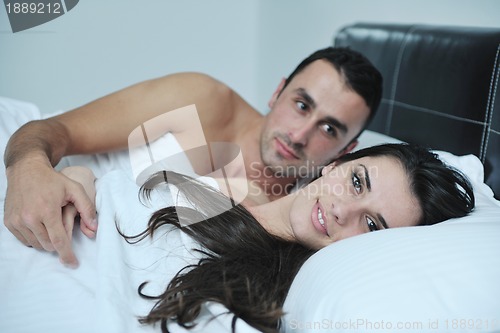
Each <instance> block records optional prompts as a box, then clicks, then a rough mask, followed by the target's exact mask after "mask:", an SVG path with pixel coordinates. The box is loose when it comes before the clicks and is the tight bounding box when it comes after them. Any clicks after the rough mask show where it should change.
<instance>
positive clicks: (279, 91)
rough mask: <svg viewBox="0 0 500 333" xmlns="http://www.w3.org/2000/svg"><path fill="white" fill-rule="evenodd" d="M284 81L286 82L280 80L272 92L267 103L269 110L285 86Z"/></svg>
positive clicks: (284, 79)
mask: <svg viewBox="0 0 500 333" xmlns="http://www.w3.org/2000/svg"><path fill="white" fill-rule="evenodd" d="M285 81H286V78H282V79H281V81H280V83H279V85H278V87H277V88H276V90H275V91H274V93H273V95H272V96H271V99H270V100H269V102H268V103H267V105H268V106H269V109H272V108H273V106H274V103H276V100H277V99H278V96H279V95H280V94H281V91H282V90H283V87H284V86H285Z"/></svg>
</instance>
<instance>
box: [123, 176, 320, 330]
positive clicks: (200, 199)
mask: <svg viewBox="0 0 500 333" xmlns="http://www.w3.org/2000/svg"><path fill="white" fill-rule="evenodd" d="M167 180H168V183H169V184H172V185H175V186H177V187H179V189H180V190H181V192H182V193H183V194H184V195H186V196H187V198H188V199H189V200H190V201H191V202H192V204H193V205H194V207H204V208H206V210H205V211H204V212H201V213H200V211H198V210H196V211H195V210H193V209H189V208H185V207H166V208H163V209H160V210H158V211H157V212H155V213H154V214H153V215H152V217H151V219H150V220H149V222H148V228H147V229H146V230H145V231H143V232H142V233H140V234H138V235H135V236H126V235H123V234H122V235H123V236H124V237H125V238H126V239H127V240H128V241H129V242H134V243H135V242H139V241H141V240H142V239H144V238H146V237H148V236H153V234H154V233H155V231H156V230H157V229H158V228H160V227H161V226H163V225H171V226H174V227H175V228H178V229H180V230H181V231H182V232H184V233H186V234H187V235H189V236H191V237H192V238H193V239H194V240H195V241H197V242H199V243H200V244H201V245H202V246H203V247H204V248H205V249H206V250H200V249H196V250H195V251H199V252H201V253H202V254H203V258H202V259H201V260H200V261H199V262H198V263H197V264H195V265H192V266H188V267H185V268H184V269H182V270H181V271H180V272H178V273H177V275H176V276H175V277H174V278H173V279H172V281H171V282H170V283H169V285H168V287H167V289H166V290H165V292H164V293H162V294H161V295H157V296H147V295H144V294H143V293H142V289H143V287H144V286H145V283H143V284H142V285H141V286H140V287H139V293H140V295H141V296H143V297H145V298H148V299H154V300H156V301H157V302H156V304H155V306H154V307H153V309H152V310H151V312H150V313H149V314H148V315H147V316H146V317H143V318H140V322H141V323H143V324H154V323H157V322H160V323H161V329H162V332H169V330H168V327H167V323H168V321H169V320H172V321H175V322H177V323H178V324H179V325H181V326H183V327H186V328H189V327H192V326H193V323H194V321H195V319H196V318H197V316H198V315H199V313H200V311H201V308H202V306H203V305H204V304H205V303H206V302H207V301H213V302H217V303H221V304H222V305H224V306H225V307H226V308H227V309H228V310H229V311H230V312H231V313H232V314H234V319H233V331H234V328H235V327H234V325H235V321H236V319H237V318H241V319H243V320H244V321H246V322H247V323H248V324H250V325H251V326H253V327H255V328H256V329H258V330H260V331H262V332H278V329H279V323H280V318H281V316H282V315H283V312H282V306H283V303H284V301H285V297H286V295H287V293H288V289H289V288H290V285H291V283H292V281H293V279H294V277H295V275H296V274H297V272H298V270H299V268H300V267H301V266H302V264H303V263H304V262H305V260H306V259H307V258H309V256H311V255H312V254H313V253H314V251H312V250H310V249H307V248H305V247H303V246H302V245H300V244H298V243H294V242H291V241H287V240H283V239H281V238H278V237H276V236H273V235H271V234H269V233H268V232H267V231H266V230H265V229H264V228H263V227H262V226H261V225H260V224H259V222H258V221H257V220H256V219H255V218H254V217H253V215H252V214H251V213H250V212H248V211H247V210H246V209H245V208H244V207H243V206H241V205H239V204H238V205H234V206H233V207H231V208H230V209H229V210H224V209H223V207H226V206H227V200H228V198H227V196H225V195H223V194H222V193H220V192H218V191H216V190H214V189H212V188H210V187H207V186H206V185H203V184H200V183H198V182H197V181H195V180H194V179H191V178H190V177H187V176H185V175H181V174H177V173H175V172H169V171H164V172H161V173H158V174H155V175H154V176H153V177H152V178H150V179H149V180H148V181H147V182H146V183H145V184H144V185H143V188H142V194H143V196H144V197H145V198H148V197H149V196H150V194H151V191H152V190H153V189H154V188H155V187H156V186H157V185H159V184H161V183H165V182H167ZM217 213H218V214H217ZM200 214H203V215H205V217H206V218H204V219H203V221H202V222H200V223H194V224H190V225H184V224H183V225H181V223H180V222H179V220H181V221H186V220H188V219H190V218H192V219H193V220H195V221H199V220H200ZM210 216H212V217H210ZM180 217H181V219H179V218H180Z"/></svg>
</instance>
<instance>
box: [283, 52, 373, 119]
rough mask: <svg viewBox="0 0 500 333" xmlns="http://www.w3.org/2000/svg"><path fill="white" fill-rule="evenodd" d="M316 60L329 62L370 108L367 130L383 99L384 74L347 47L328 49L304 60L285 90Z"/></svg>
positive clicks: (287, 80)
mask: <svg viewBox="0 0 500 333" xmlns="http://www.w3.org/2000/svg"><path fill="white" fill-rule="evenodd" d="M316 60H325V61H328V62H329V63H330V64H331V65H332V66H333V67H334V68H335V69H336V70H337V71H338V72H339V73H340V75H341V76H342V77H343V78H344V80H345V84H346V85H347V87H349V88H350V89H352V90H353V91H354V92H356V93H357V94H359V95H360V96H361V97H362V98H363V100H364V101H365V103H366V105H367V106H368V107H369V108H370V115H369V116H368V119H367V121H366V122H365V124H364V126H363V129H365V128H366V127H367V126H368V125H369V124H370V122H371V121H372V119H373V117H375V113H376V111H377V109H378V106H379V104H380V100H381V99H382V74H380V72H379V71H378V69H377V68H375V66H373V64H372V63H371V62H370V61H369V60H368V59H367V58H366V57H365V56H364V55H362V54H361V53H359V52H357V51H354V50H351V49H349V48H345V47H327V48H324V49H321V50H318V51H316V52H314V53H313V54H311V55H310V56H309V57H307V58H306V59H304V60H303V61H302V62H301V63H300V64H299V65H298V66H297V68H295V70H294V71H293V72H292V74H290V76H288V78H287V79H286V81H285V85H284V87H283V89H285V87H286V86H287V85H288V84H289V83H290V82H291V81H292V80H293V78H294V77H295V75H297V74H298V73H300V72H301V71H302V70H303V69H304V68H306V67H307V66H308V65H309V64H311V63H312V62H314V61H316Z"/></svg>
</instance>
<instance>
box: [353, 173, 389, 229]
mask: <svg viewBox="0 0 500 333" xmlns="http://www.w3.org/2000/svg"><path fill="white" fill-rule="evenodd" d="M360 166H361V167H362V168H363V169H364V170H365V182H366V188H367V189H368V192H370V191H371V190H372V183H371V180H370V173H369V172H368V168H367V167H366V165H364V164H360ZM377 218H378V220H379V221H380V223H381V224H382V226H383V227H384V228H385V229H389V226H388V225H387V222H386V220H385V219H384V217H383V216H382V215H380V214H377Z"/></svg>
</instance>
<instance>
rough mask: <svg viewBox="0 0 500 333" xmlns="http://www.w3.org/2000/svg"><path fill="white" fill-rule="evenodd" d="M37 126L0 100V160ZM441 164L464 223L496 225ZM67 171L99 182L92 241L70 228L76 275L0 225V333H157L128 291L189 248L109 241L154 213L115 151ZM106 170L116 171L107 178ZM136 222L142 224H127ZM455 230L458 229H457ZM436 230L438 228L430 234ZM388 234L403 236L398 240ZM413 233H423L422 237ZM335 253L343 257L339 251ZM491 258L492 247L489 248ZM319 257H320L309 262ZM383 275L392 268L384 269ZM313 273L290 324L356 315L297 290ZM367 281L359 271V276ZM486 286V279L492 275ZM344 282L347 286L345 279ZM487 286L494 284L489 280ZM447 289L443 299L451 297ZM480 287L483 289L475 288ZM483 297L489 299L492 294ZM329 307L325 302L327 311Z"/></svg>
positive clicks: (465, 160)
mask: <svg viewBox="0 0 500 333" xmlns="http://www.w3.org/2000/svg"><path fill="white" fill-rule="evenodd" d="M40 117H41V115H40V113H39V111H38V109H37V108H36V106H34V105H33V104H30V103H24V102H19V101H15V100H11V99H5V98H0V149H1V151H2V152H3V151H4V149H5V145H6V143H7V140H8V138H9V137H10V135H11V134H12V133H13V132H14V131H15V130H16V129H17V128H18V127H19V126H21V125H22V124H23V123H25V122H27V121H29V120H32V119H38V118H40ZM361 140H362V142H361V145H362V146H366V145H368V144H375V143H381V142H382V141H395V140H394V139H392V138H388V137H381V136H380V135H379V134H376V133H372V132H366V133H364V134H363V135H362V137H361ZM441 155H442V156H444V157H445V158H446V159H447V161H449V162H451V163H452V164H454V165H455V166H458V167H460V168H461V169H462V170H467V175H468V176H469V177H470V178H471V180H472V181H473V183H474V186H475V190H476V196H477V199H478V200H477V209H476V211H475V212H474V214H473V215H472V216H471V217H469V221H473V220H475V219H479V220H481V219H482V218H483V217H484V219H487V220H488V221H490V222H491V223H499V222H500V203H499V202H498V201H496V200H494V199H493V196H492V192H491V190H490V189H489V188H488V186H486V185H484V184H483V173H482V166H481V164H480V162H479V160H478V159H477V158H475V157H474V156H470V157H456V156H453V155H451V154H447V153H444V152H442V153H441ZM67 165H86V166H89V167H91V168H92V169H93V170H94V172H95V173H96V175H98V176H99V177H101V178H100V180H99V181H98V183H97V184H98V187H99V198H98V205H99V207H100V209H99V214H100V215H99V223H100V225H99V231H98V235H97V238H96V239H95V240H91V239H88V238H86V237H85V236H83V235H82V234H81V233H80V232H79V230H78V229H75V233H74V249H75V252H76V254H77V256H78V258H79V260H80V267H79V268H78V269H76V270H71V269H67V268H65V267H63V266H62V265H61V264H59V262H58V259H57V257H56V256H55V255H54V254H50V253H46V252H41V251H36V250H34V249H31V248H26V247H24V246H23V245H21V243H19V242H18V241H17V240H16V239H15V238H14V236H12V235H11V234H10V233H9V232H8V231H7V230H6V229H5V226H4V225H3V223H2V224H0V295H1V297H0V332H9V333H17V332H56V333H57V332H158V331H159V327H156V328H154V327H150V326H141V325H139V324H138V323H137V321H136V316H137V315H143V314H146V313H147V311H148V310H149V309H150V308H151V306H152V303H150V302H148V301H145V300H143V299H141V298H140V297H139V296H138V295H137V290H136V287H137V285H138V284H140V283H141V282H143V281H144V280H151V281H154V284H151V285H150V286H149V287H148V288H150V289H148V290H150V291H151V293H153V294H154V291H155V290H156V291H158V290H161V289H162V288H163V287H164V283H166V281H168V280H169V277H171V276H172V274H174V273H175V272H176V271H177V270H178V268H180V267H181V266H182V265H183V264H184V263H185V261H186V260H188V261H189V260H193V258H192V257H191V255H192V252H191V251H188V250H186V248H190V247H191V246H193V244H192V242H191V241H190V240H189V239H188V238H186V237H182V236H180V235H178V233H177V232H172V233H171V234H169V236H167V238H162V239H157V240H155V241H153V242H146V243H142V244H139V245H137V246H132V245H129V244H127V243H125V242H124V240H123V239H121V237H119V235H118V234H117V232H116V229H115V225H114V221H115V213H116V212H119V215H121V217H120V216H119V215H118V217H119V219H120V221H121V223H123V225H129V227H131V226H133V227H134V228H136V229H135V230H142V228H143V227H144V225H145V223H146V222H147V218H148V215H149V214H150V213H151V212H152V211H153V210H154V207H150V208H146V207H143V206H141V205H140V204H139V203H138V201H137V200H136V199H137V196H136V195H137V192H138V188H137V186H136V185H135V184H134V182H133V181H132V179H131V176H130V174H131V173H130V165H129V161H128V156H127V154H126V153H125V152H117V153H112V154H99V155H93V156H76V157H70V158H65V159H64V160H63V161H62V163H61V164H60V166H61V167H62V166H67ZM113 169H121V170H124V171H122V172H118V171H113V172H110V171H111V170H113ZM0 171H1V175H0V205H1V207H2V210H0V218H1V219H2V220H3V201H4V199H5V190H6V181H5V176H4V169H3V163H0ZM106 193H107V195H106ZM157 203H158V202H157ZM136 222H142V223H143V224H142V225H141V224H140V223H138V224H135V223H136ZM483 222H485V221H483ZM458 223H461V222H460V221H458ZM488 228H490V229H491V228H496V227H493V226H491V227H488ZM488 228H484V229H485V230H486V229H488ZM437 230H445V229H443V228H441V227H438V228H437ZM124 231H127V230H124ZM395 232H401V233H405V232H406V231H404V230H401V231H395ZM420 232H421V233H422V234H424V233H425V232H427V231H424V230H422V231H420ZM415 235H416V234H415ZM384 237H389V235H383V234H382V233H381V234H380V235H366V236H364V237H359V238H358V237H355V238H353V239H352V240H346V242H339V244H333V245H332V246H331V247H329V248H327V249H325V250H324V251H321V252H322V253H328V251H335V253H336V254H337V253H345V254H349V253H350V252H353V251H354V252H356V250H355V248H357V247H356V245H349V244H358V243H360V242H361V243H363V242H364V241H363V240H368V239H374V240H375V239H384ZM490 239H491V237H490ZM166 241H168V242H169V245H172V244H176V246H173V245H172V247H165V248H164V247H163V246H161V243H165V242H166ZM399 242H400V241H399ZM163 245H164V244H163ZM358 245H359V244H358ZM358 247H359V246H358ZM343 248H344V249H347V250H342V249H343ZM492 249H493V250H494V249H496V248H494V247H492ZM168 251H171V254H172V255H171V256H169V257H168V258H167V256H166V254H167V252H168ZM337 251H339V252H337ZM342 251H344V252H342ZM410 252H411V251H410ZM358 254H359V253H358ZM321 255H322V254H321V253H320V254H319V255H318V256H315V257H316V258H317V257H320V256H321ZM491 255H492V256H493V257H492V258H495V260H498V258H500V253H492V254H491ZM323 256H324V257H325V258H326V259H324V260H329V263H330V264H332V263H331V262H330V261H331V259H332V258H331V257H329V256H328V255H326V256H325V255H324V254H323ZM358 257H359V256H358ZM335 258H336V259H335V261H334V262H333V264H334V265H337V264H339V265H341V266H340V267H338V269H345V268H346V266H345V260H344V259H345V258H337V257H335ZM317 262H318V261H317V259H316V263H317ZM354 262H355V261H354ZM492 262H493V261H492ZM495 262H496V261H495ZM321 265H322V264H321V263H320V266H321ZM308 267H309V268H308ZM310 267H313V269H310ZM389 267H393V266H390V265H389ZM318 272H319V268H318V269H316V268H315V267H314V264H308V265H306V266H305V268H304V269H301V272H300V273H299V274H300V279H302V280H298V281H299V282H298V283H299V287H297V283H294V285H295V287H293V288H292V290H291V292H290V295H289V297H288V299H289V300H292V299H294V298H295V300H297V299H298V300H297V301H294V302H290V301H288V303H287V308H286V310H288V311H289V312H290V313H289V315H290V316H289V318H293V319H295V320H297V321H300V322H306V321H307V320H313V319H317V318H324V311H323V312H322V310H325V309H328V310H329V309H330V308H327V307H324V308H323V309H318V308H317V307H316V308H315V307H314V306H313V305H314V304H316V303H318V302H319V301H320V300H321V297H322V296H323V298H324V297H325V296H328V297H330V296H331V297H341V298H339V299H341V300H343V303H342V304H340V305H339V306H340V307H339V308H334V309H332V313H337V314H338V315H339V316H340V315H342V314H343V313H345V312H342V311H341V309H348V306H347V304H346V303H345V302H346V301H347V300H348V299H351V301H352V304H353V305H354V306H357V307H358V309H359V306H360V304H361V303H359V299H356V298H355V297H353V295H352V294H350V292H351V291H353V288H347V289H345V288H344V289H341V290H340V291H342V292H344V294H339V290H336V293H335V294H332V295H330V294H329V293H325V292H320V293H319V294H318V288H312V289H307V288H306V284H307V283H309V284H310V283H311V281H313V280H309V279H310V278H314V277H318V276H319V274H318ZM333 273H335V272H332V274H333ZM368 273H369V270H368V271H367V272H366V274H368ZM493 273H494V274H498V271H493ZM339 276H340V275H339ZM492 277H493V278H496V275H495V276H492ZM304 279H305V280H304ZM304 281H305V282H304ZM346 281H347V282H349V281H351V282H353V281H354V282H355V281H357V280H354V279H351V278H348V279H347V280H346ZM495 283H498V280H497V281H496V282H495ZM493 285H495V284H493ZM451 287H452V286H450V289H449V292H452V290H453V289H452V288H451ZM457 287H461V286H457ZM484 287H485V288H488V287H489V286H488V285H486V284H485V285H484ZM491 290H492V291H493V292H497V289H491ZM320 291H321V290H320ZM393 296H394V297H397V296H398V295H397V294H395V295H393ZM311 297H314V299H315V302H313V304H312V305H311V304H310V305H309V306H308V308H307V309H304V308H303V307H300V306H299V305H300V304H307V303H302V300H303V299H311ZM331 297H330V299H331ZM324 300H325V299H323V300H321V301H322V302H323V301H324ZM326 300H328V299H326ZM291 303H293V304H292V306H290V304H291ZM337 303H338V302H337ZM337 303H334V302H333V303H330V302H329V303H328V304H337ZM294 304H295V305H297V306H294ZM318 304H319V303H318ZM323 304H326V303H323ZM332 306H333V305H332ZM224 311H225V309H224V308H223V307H221V306H220V305H217V304H209V305H208V306H207V308H206V309H205V310H204V312H203V314H202V316H201V317H200V325H199V326H198V331H200V332H208V333H210V332H214V333H215V332H217V333H219V332H220V333H223V332H230V331H231V319H232V316H231V315H223V316H219V317H218V318H217V320H208V319H209V318H211V317H212V315H213V314H214V313H217V314H219V313H222V312H224ZM347 315H349V314H347ZM318 316H320V317H318ZM337 318H341V317H337ZM288 324H289V323H286V325H288ZM237 326H238V330H237V331H238V332H243V333H252V332H256V330H254V329H253V328H251V327H249V326H248V325H247V324H246V323H244V322H243V321H241V320H239V321H238V322H237ZM285 328H288V329H289V328H291V326H285ZM171 329H172V331H173V332H182V331H184V330H183V329H182V328H180V327H178V326H172V327H171ZM300 331H310V330H308V329H305V330H300V329H298V330H296V332H300ZM337 331H338V332H341V331H348V330H337ZM450 331H452V330H450Z"/></svg>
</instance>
